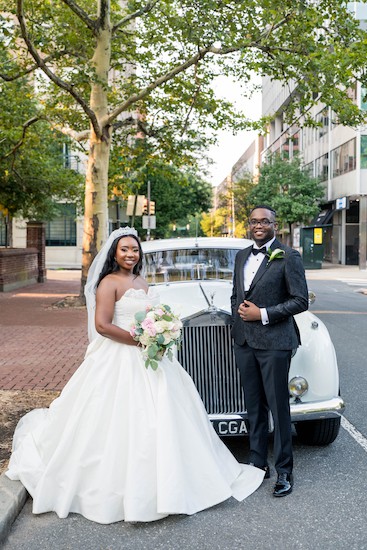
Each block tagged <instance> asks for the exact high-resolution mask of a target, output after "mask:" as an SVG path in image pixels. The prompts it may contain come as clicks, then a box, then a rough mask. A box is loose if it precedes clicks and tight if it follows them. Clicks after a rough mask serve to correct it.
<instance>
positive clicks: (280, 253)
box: [266, 248, 285, 265]
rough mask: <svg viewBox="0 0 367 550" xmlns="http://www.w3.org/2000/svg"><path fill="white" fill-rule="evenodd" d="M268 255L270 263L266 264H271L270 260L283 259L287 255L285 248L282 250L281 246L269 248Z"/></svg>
mask: <svg viewBox="0 0 367 550" xmlns="http://www.w3.org/2000/svg"><path fill="white" fill-rule="evenodd" d="M266 255H267V257H268V263H267V264H266V265H269V264H270V262H272V261H273V260H281V259H283V258H284V256H285V250H282V249H281V248H276V249H275V250H272V249H271V248H269V249H268V250H267V251H266Z"/></svg>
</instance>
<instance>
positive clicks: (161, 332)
mask: <svg viewBox="0 0 367 550" xmlns="http://www.w3.org/2000/svg"><path fill="white" fill-rule="evenodd" d="M181 329H182V322H181V321H180V319H179V317H178V316H177V315H175V313H173V311H172V310H171V308H170V307H169V306H167V305H165V304H160V305H157V306H147V308H146V310H145V311H138V312H137V313H135V323H133V325H132V326H131V328H130V334H131V336H132V337H133V338H134V340H136V341H137V342H139V343H140V344H141V346H142V348H143V357H144V359H145V366H146V368H148V367H149V366H150V367H151V368H152V369H153V370H156V369H157V368H158V361H160V360H161V359H162V357H163V355H164V354H165V353H166V352H167V357H168V358H169V359H170V360H172V357H173V353H172V347H173V346H174V345H177V344H179V343H180V340H181Z"/></svg>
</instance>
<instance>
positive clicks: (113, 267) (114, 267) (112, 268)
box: [96, 234, 143, 287]
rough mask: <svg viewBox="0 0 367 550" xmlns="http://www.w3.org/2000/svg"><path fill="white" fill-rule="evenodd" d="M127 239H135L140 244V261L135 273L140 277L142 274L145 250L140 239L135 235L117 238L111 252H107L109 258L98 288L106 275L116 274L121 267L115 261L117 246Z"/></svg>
mask: <svg viewBox="0 0 367 550" xmlns="http://www.w3.org/2000/svg"><path fill="white" fill-rule="evenodd" d="M125 237H132V238H133V239H135V240H136V242H137V244H138V249H139V261H138V263H137V264H136V265H135V266H134V269H133V273H134V275H136V276H138V275H140V272H141V270H142V268H143V250H142V248H141V244H140V241H139V239H138V237H137V236H135V235H132V234H128V235H122V236H121V235H120V236H119V237H117V238H116V239H115V240H114V241H113V243H112V245H111V248H110V249H109V251H108V252H107V257H106V261H105V263H104V266H103V268H102V271H101V273H100V274H99V277H98V280H97V284H96V287H98V285H99V283H100V282H101V281H102V279H104V278H105V277H106V275H110V273H115V272H116V271H118V270H119V266H118V263H117V262H116V260H115V254H116V248H117V245H118V243H119V241H120V240H121V239H124V238H125Z"/></svg>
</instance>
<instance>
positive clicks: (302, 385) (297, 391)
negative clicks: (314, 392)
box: [288, 376, 308, 397]
mask: <svg viewBox="0 0 367 550" xmlns="http://www.w3.org/2000/svg"><path fill="white" fill-rule="evenodd" d="M288 388H289V393H290V394H291V396H292V397H302V395H304V394H305V393H306V392H307V390H308V382H307V380H306V378H303V377H302V376H295V377H294V378H292V380H290V381H289V382H288Z"/></svg>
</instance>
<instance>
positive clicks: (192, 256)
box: [144, 248, 239, 283]
mask: <svg viewBox="0 0 367 550" xmlns="http://www.w3.org/2000/svg"><path fill="white" fill-rule="evenodd" d="M238 251H239V249H234V248H232V249H227V250H225V249H223V248H190V249H184V250H159V251H157V252H146V253H145V255H144V275H145V278H146V279H147V281H148V282H149V283H168V282H170V281H196V280H208V279H226V280H231V279H232V276H233V269H234V260H235V257H236V254H237V252H238Z"/></svg>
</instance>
